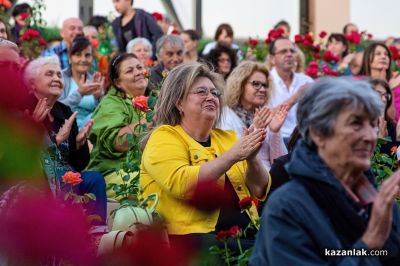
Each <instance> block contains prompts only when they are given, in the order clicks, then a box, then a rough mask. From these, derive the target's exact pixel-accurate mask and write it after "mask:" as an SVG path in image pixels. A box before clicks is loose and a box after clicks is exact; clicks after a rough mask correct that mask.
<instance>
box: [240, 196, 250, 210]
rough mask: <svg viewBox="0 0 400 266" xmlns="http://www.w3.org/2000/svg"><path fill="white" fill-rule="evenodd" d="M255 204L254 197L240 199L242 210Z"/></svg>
mask: <svg viewBox="0 0 400 266" xmlns="http://www.w3.org/2000/svg"><path fill="white" fill-rule="evenodd" d="M252 204H253V198H252V197H244V198H243V199H241V200H240V201H239V207H240V209H242V210H247V209H250V208H251V206H252Z"/></svg>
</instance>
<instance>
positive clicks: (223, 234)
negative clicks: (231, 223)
mask: <svg viewBox="0 0 400 266" xmlns="http://www.w3.org/2000/svg"><path fill="white" fill-rule="evenodd" d="M231 236H232V235H231V231H230V230H221V231H219V232H218V233H217V235H216V237H215V238H216V239H217V240H218V241H226V240H228V238H230V237H231Z"/></svg>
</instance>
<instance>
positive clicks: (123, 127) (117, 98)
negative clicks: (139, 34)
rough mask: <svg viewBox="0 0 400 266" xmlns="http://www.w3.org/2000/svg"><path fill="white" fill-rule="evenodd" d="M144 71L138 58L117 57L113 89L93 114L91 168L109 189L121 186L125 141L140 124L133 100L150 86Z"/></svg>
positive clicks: (112, 69) (112, 72) (112, 68)
mask: <svg viewBox="0 0 400 266" xmlns="http://www.w3.org/2000/svg"><path fill="white" fill-rule="evenodd" d="M144 71H145V68H144V66H143V64H142V63H141V62H140V60H139V59H138V58H137V57H136V56H135V55H133V54H120V55H118V56H116V57H115V58H114V59H113V60H112V61H111V64H110V68H109V78H110V80H111V82H112V87H111V89H110V90H109V91H108V93H107V94H106V95H105V96H104V97H103V98H102V100H101V102H100V104H99V105H98V106H97V108H96V109H95V111H94V113H93V117H92V119H93V127H92V131H91V133H90V137H89V138H90V141H91V143H92V144H93V150H92V152H91V155H90V163H89V166H88V168H89V169H93V170H94V169H96V171H99V172H100V173H102V174H103V175H104V176H105V179H106V183H107V185H108V184H110V183H122V176H121V175H119V174H117V173H116V170H117V169H120V168H122V164H123V163H124V162H125V159H126V155H127V152H128V142H127V139H126V137H127V135H128V134H129V133H131V132H132V130H133V129H134V127H135V125H136V124H137V123H138V116H137V114H136V112H135V111H134V108H133V105H132V99H133V98H134V97H136V96H141V95H144V92H145V90H146V87H147V82H148V80H147V78H146V77H145V75H144ZM107 195H108V196H113V192H112V191H111V190H108V191H107Z"/></svg>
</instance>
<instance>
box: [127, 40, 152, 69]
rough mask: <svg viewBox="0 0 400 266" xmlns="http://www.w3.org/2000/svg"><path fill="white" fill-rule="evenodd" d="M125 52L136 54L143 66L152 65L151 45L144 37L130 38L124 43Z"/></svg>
mask: <svg viewBox="0 0 400 266" xmlns="http://www.w3.org/2000/svg"><path fill="white" fill-rule="evenodd" d="M126 52H127V53H132V54H134V55H136V56H137V58H138V59H139V60H140V61H141V62H142V63H143V65H144V66H145V67H152V66H153V65H154V61H153V60H152V59H151V58H152V57H153V46H152V45H151V43H150V42H149V41H148V40H147V39H146V38H142V37H137V38H135V39H133V40H130V41H129V42H128V44H127V45H126Z"/></svg>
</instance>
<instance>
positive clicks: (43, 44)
mask: <svg viewBox="0 0 400 266" xmlns="http://www.w3.org/2000/svg"><path fill="white" fill-rule="evenodd" d="M38 43H39V45H40V46H45V45H46V44H47V42H46V40H43V39H40V40H39V41H38Z"/></svg>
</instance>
